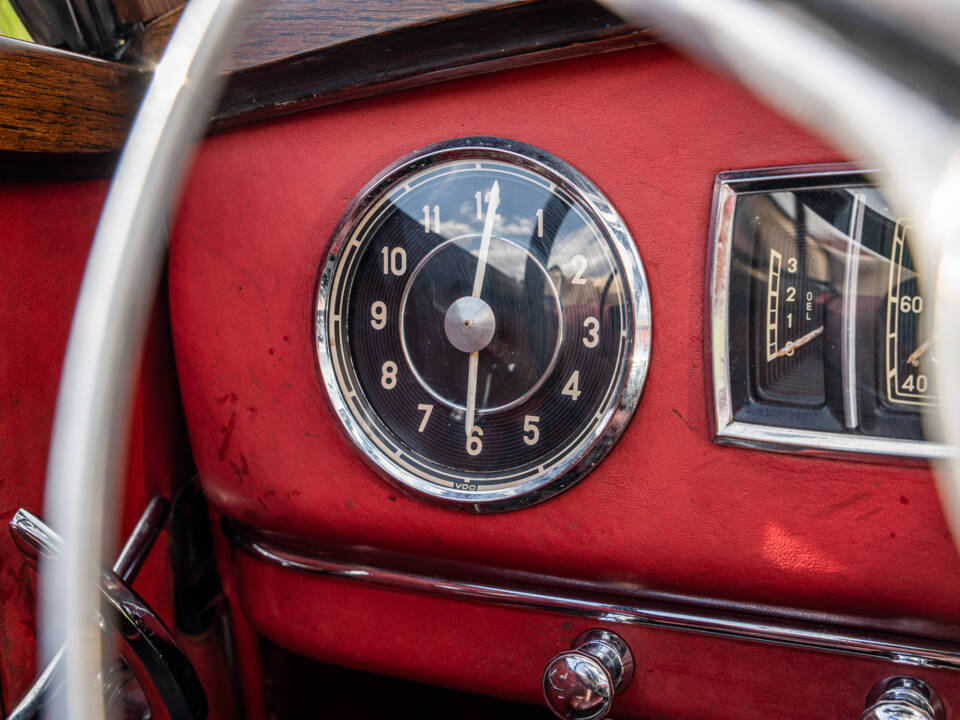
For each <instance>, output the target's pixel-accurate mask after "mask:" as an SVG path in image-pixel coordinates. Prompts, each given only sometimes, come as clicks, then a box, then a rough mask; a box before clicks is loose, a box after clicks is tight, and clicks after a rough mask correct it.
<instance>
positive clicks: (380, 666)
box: [235, 552, 960, 720]
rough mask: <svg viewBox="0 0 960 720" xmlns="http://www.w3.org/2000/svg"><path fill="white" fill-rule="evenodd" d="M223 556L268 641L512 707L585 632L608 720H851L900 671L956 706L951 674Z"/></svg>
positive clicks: (532, 693) (957, 685)
mask: <svg viewBox="0 0 960 720" xmlns="http://www.w3.org/2000/svg"><path fill="white" fill-rule="evenodd" d="M235 557H236V564H237V568H238V571H239V575H240V577H241V581H240V585H239V589H240V593H241V598H242V602H243V606H244V608H245V609H246V611H247V612H248V613H249V614H250V617H251V618H252V619H253V621H254V623H256V624H257V625H258V626H259V627H261V628H263V629H264V630H265V631H266V632H267V634H268V635H269V637H270V638H271V639H273V640H274V641H276V642H277V643H279V644H281V645H284V646H286V647H289V648H290V649H292V650H295V651H299V652H300V653H303V654H305V655H312V656H315V657H319V658H323V659H324V660H327V661H330V662H335V663H337V664H340V665H346V666H348V667H355V668H359V669H364V670H368V671H372V672H381V673H384V674H389V675H397V676H400V677H406V678H410V679H413V680H421V681H426V682H432V683H435V684H439V685H445V686H449V687H453V688H459V689H464V690H473V691H480V692H486V693H488V694H491V695H497V696H500V697H504V698H508V699H511V700H517V701H521V702H529V703H538V704H542V703H543V698H542V695H541V691H540V675H541V673H542V672H543V668H544V666H545V665H546V664H547V662H548V661H549V660H550V658H552V657H553V656H554V655H556V654H557V653H559V652H562V651H564V650H567V649H569V646H570V643H572V642H573V639H574V638H575V637H576V636H577V635H578V634H579V633H580V632H582V631H583V630H588V629H590V628H592V627H607V628H608V629H610V630H613V631H614V632H616V633H617V634H619V635H620V636H621V637H623V638H624V639H625V640H626V641H627V644H628V645H629V646H630V649H631V652H632V653H633V654H634V658H635V663H636V671H635V675H634V680H633V682H632V683H631V685H630V686H629V687H628V688H626V690H624V692H623V693H621V694H620V695H619V696H618V698H617V700H616V701H615V704H614V709H613V712H612V713H611V714H612V715H613V716H615V717H637V718H640V717H642V718H650V719H653V718H659V719H662V720H666V719H667V718H669V719H670V720H771V718H776V719H777V720H841V719H844V718H851V719H852V718H857V717H859V716H860V713H861V712H862V710H863V708H864V700H865V699H866V695H867V692H868V691H869V690H870V688H871V687H872V686H873V684H874V683H876V682H877V681H878V680H880V679H882V678H884V677H888V676H890V675H896V674H903V673H906V674H909V675H912V676H917V677H921V678H922V679H924V680H926V681H928V682H929V683H930V684H931V685H932V686H933V687H934V688H936V689H937V691H938V692H939V693H940V694H941V696H942V697H943V699H944V701H945V704H946V705H947V706H948V707H947V709H948V715H949V717H953V714H952V713H950V710H951V706H952V709H953V710H954V711H956V709H957V705H956V701H957V698H958V697H960V674H958V673H956V672H953V671H926V670H921V671H917V669H916V668H912V667H911V668H905V667H903V666H897V665H893V664H891V663H886V662H880V661H875V660H866V659H861V658H854V657H845V656H838V655H832V654H828V653H817V652H811V651H806V650H794V649H791V648H783V647H777V646H773V645H763V644H758V643H751V642H745V641H740V640H723V639H720V638H716V637H710V636H704V635H693V634H690V633H682V632H674V631H667V630H658V629H649V628H641V627H637V626H624V625H604V624H602V623H596V622H594V621H591V620H582V619H579V618H575V617H572V616H565V615H552V614H546V613H533V612H527V611H524V610H513V609H508V608H494V607H487V606H483V605H478V604H474V603H463V602H453V601H449V600H443V599H439V598H434V597H428V596H423V595H413V594H405V593H400V592H393V591H388V590H381V589H378V588H373V587H369V586H365V585H361V584H359V583H355V582H350V581H345V580H331V579H322V578H318V577H316V576H307V575H301V574H297V573H295V572H290V571H286V570H282V569H279V568H277V567H275V566H268V565H264V564H261V563H260V562H258V561H256V560H254V559H252V558H250V557H248V556H245V555H242V554H241V553H239V552H238V553H237V554H236V555H235ZM399 711H400V714H401V715H403V716H407V715H409V716H414V715H415V714H416V708H401V709H399Z"/></svg>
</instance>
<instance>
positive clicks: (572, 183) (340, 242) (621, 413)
mask: <svg viewBox="0 0 960 720" xmlns="http://www.w3.org/2000/svg"><path fill="white" fill-rule="evenodd" d="M472 158H477V159H478V160H499V161H504V162H507V163H511V164H513V165H516V166H518V167H520V168H523V169H526V170H529V171H532V172H534V173H537V174H539V175H541V176H542V177H544V178H546V179H548V180H549V181H550V182H553V183H555V184H556V185H557V186H558V187H559V188H562V189H563V190H564V192H566V193H568V194H569V195H570V196H571V197H572V198H573V199H575V200H576V201H577V202H578V203H579V204H580V205H581V206H582V209H583V210H584V211H585V212H586V213H587V214H588V215H589V216H590V218H591V219H592V220H593V221H594V222H595V223H596V225H597V227H598V228H599V229H600V230H601V232H602V233H603V234H604V235H605V236H606V239H607V241H608V243H609V247H610V249H611V250H612V254H613V255H614V257H615V259H616V261H617V262H618V263H619V265H620V270H621V272H622V278H623V286H624V299H625V301H626V302H627V303H628V304H629V312H628V313H626V317H627V318H628V319H629V322H630V324H631V325H632V328H629V332H628V336H627V344H626V350H625V353H624V363H623V365H622V368H621V370H620V377H618V378H616V379H615V381H614V383H613V385H612V387H614V390H615V391H614V392H611V393H610V397H609V399H608V402H607V403H606V405H605V406H604V407H603V408H602V412H601V413H598V414H599V415H600V420H599V422H598V423H597V429H596V431H595V432H594V433H592V434H591V435H590V436H588V437H586V438H584V439H583V440H582V441H581V442H580V443H579V444H578V445H577V446H576V447H575V448H574V449H572V450H571V451H570V452H569V453H568V454H567V456H566V457H565V458H564V459H563V460H561V461H560V462H559V463H558V464H557V465H556V466H555V467H553V468H550V469H549V470H548V471H547V472H546V473H544V474H542V475H539V476H537V477H535V478H530V479H528V480H525V481H522V482H520V483H518V484H516V485H513V486H510V487H505V488H503V487H501V488H496V489H492V490H472V491H471V490H457V489H453V488H446V487H441V486H439V485H437V484H435V483H432V482H430V481H429V480H426V479H425V478H423V477H420V476H419V475H417V474H415V473H413V472H411V471H410V470H408V469H407V468H405V467H403V466H402V465H400V464H399V463H398V462H396V461H395V459H394V458H393V457H391V456H390V455H389V454H388V453H386V452H384V451H383V449H381V448H380V447H379V446H378V445H377V444H376V443H375V442H374V441H373V440H372V439H371V438H370V437H369V436H368V434H367V433H366V432H365V431H364V429H363V427H362V426H361V424H360V422H359V421H358V420H357V418H356V417H354V415H353V413H352V412H351V411H350V409H349V406H348V404H347V401H346V398H345V397H344V395H343V391H342V389H341V386H340V382H339V380H338V377H337V373H336V371H335V368H334V362H333V358H332V355H331V349H330V347H329V344H328V342H327V334H328V321H329V317H328V312H327V308H328V305H329V303H330V299H331V293H332V291H333V284H334V278H335V275H336V269H337V266H338V263H339V261H340V259H341V256H342V255H343V252H344V249H345V246H346V244H347V243H348V242H349V239H350V237H351V236H352V234H353V231H354V229H355V227H356V225H357V223H358V222H359V221H360V220H361V219H362V218H363V217H364V216H365V214H366V213H367V211H368V210H369V209H370V208H371V206H372V205H373V204H374V203H376V202H378V201H379V200H380V199H381V198H382V197H383V194H384V193H385V192H386V191H387V190H389V189H390V188H392V187H395V186H396V185H397V184H398V183H402V182H403V181H404V180H405V179H406V178H409V177H411V176H413V175H415V174H417V173H420V172H421V171H423V170H425V169H426V168H428V167H430V166H432V165H437V164H439V163H445V162H450V161H456V160H463V159H472ZM320 267H321V271H320V273H319V276H318V279H317V286H316V293H315V308H316V315H315V319H314V332H315V335H314V338H315V343H316V348H315V349H316V357H317V361H318V366H319V371H320V375H321V378H322V381H323V386H324V388H325V390H326V393H325V395H326V398H327V402H328V404H329V406H330V408H331V409H332V410H333V413H334V415H335V416H336V417H337V419H338V424H339V426H340V429H341V431H342V432H343V433H344V434H345V436H346V437H347V439H348V440H349V441H350V442H351V444H352V445H353V446H354V448H355V449H356V450H357V451H359V453H360V456H361V457H362V458H363V459H364V461H365V462H366V463H367V464H368V465H369V466H370V467H371V468H372V469H373V470H375V471H376V472H377V473H378V474H379V475H380V476H381V477H382V478H384V479H385V480H387V481H388V482H390V483H392V484H393V485H395V486H396V487H399V488H400V489H401V490H403V491H404V492H407V493H410V494H413V495H415V496H416V497H418V498H420V499H424V500H427V501H429V502H432V503H439V504H442V505H444V506H446V507H450V508H456V509H460V510H467V511H473V512H499V511H505V510H514V509H519V508H522V507H527V506H529V505H533V504H535V503H538V502H541V501H543V500H546V499H547V498H550V497H553V496H554V495H556V494H557V493H559V492H561V491H563V490H566V489H567V488H569V487H571V486H572V485H574V484H575V483H577V482H578V481H579V480H581V479H582V478H583V477H584V476H586V475H587V474H588V473H589V472H590V471H591V470H592V469H593V468H594V467H595V466H596V465H597V464H598V463H599V462H600V460H601V459H602V458H603V457H604V456H605V455H606V454H607V453H608V452H609V451H610V449H611V448H612V447H613V445H614V443H615V442H616V441H617V440H618V439H619V438H620V436H621V435H622V434H623V432H624V430H625V429H626V426H627V423H628V422H629V420H630V418H631V417H632V415H633V413H634V411H635V410H636V407H637V404H638V402H639V399H640V395H641V392H642V390H643V385H644V382H645V380H646V375H647V369H648V366H649V359H650V345H651V310H650V295H649V290H648V285H647V279H646V275H645V273H644V269H643V263H642V261H641V259H640V254H639V252H638V250H637V247H636V245H635V244H634V242H633V238H632V237H631V235H630V232H629V230H628V229H627V226H626V223H625V222H624V221H623V219H622V218H621V217H620V215H619V214H618V213H617V211H616V210H615V209H614V207H613V205H612V204H611V203H610V201H609V200H607V198H606V197H605V196H604V195H603V193H601V192H600V190H599V189H598V188H597V187H596V186H595V185H594V184H593V183H592V182H591V181H590V180H588V179H587V178H586V177H585V176H584V175H583V174H582V173H580V172H579V171H578V170H576V169H575V168H573V167H572V166H571V165H569V164H568V163H566V162H565V161H563V160H561V159H559V158H557V157H556V156H554V155H551V154H550V153H547V152H545V151H543V150H541V149H539V148H536V147H533V146H531V145H528V144H526V143H522V142H518V141H514V140H507V139H504V138H497V137H466V138H457V139H454V140H448V141H445V142H441V143H437V144H434V145H430V146H427V147H425V148H421V149H419V150H416V151H414V152H412V153H410V154H408V155H406V156H404V157H403V158H401V159H399V160H397V161H396V162H394V163H393V164H391V165H390V166H388V167H387V168H386V169H384V170H383V171H381V172H380V173H379V174H378V175H377V176H376V177H374V178H373V180H371V181H370V182H369V183H367V185H366V186H365V187H364V188H363V189H362V190H361V191H360V193H359V194H358V195H357V197H356V198H355V199H354V200H353V202H352V203H351V205H350V206H349V208H348V209H347V211H346V212H345V214H344V215H343V217H342V218H341V220H340V222H339V224H338V225H337V227H336V229H335V230H334V233H333V235H332V239H331V241H330V244H329V247H328V249H327V252H326V254H325V257H324V259H323V260H322V261H321V263H320Z"/></svg>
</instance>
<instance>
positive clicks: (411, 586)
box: [222, 519, 960, 670]
mask: <svg viewBox="0 0 960 720" xmlns="http://www.w3.org/2000/svg"><path fill="white" fill-rule="evenodd" d="M222 526H223V531H224V533H225V535H226V536H227V538H228V539H229V540H230V541H231V542H232V543H234V544H235V545H236V546H237V547H238V548H239V549H240V550H242V551H243V552H244V553H246V554H247V555H249V556H251V557H253V558H255V559H257V560H261V561H263V562H267V563H270V564H271V565H276V566H278V567H282V568H287V569H290V570H297V571H300V572H306V573H311V574H315V575H320V576H325V577H331V578H340V579H343V580H353V581H356V582H362V583H366V584H369V585H375V586H377V587H381V588H386V589H390V590H398V591H403V592H417V593H424V594H428V595H433V596H439V597H442V598H445V599H449V600H464V601H468V602H479V603H485V604H491V605H498V606H506V607H513V608H522V609H526V610H535V611H540V612H554V613H563V614H567V615H575V616H577V617H582V618H587V619H591V620H596V621H598V622H604V623H611V624H618V625H643V626H647V627H651V628H661V629H666V630H677V631H681V632H693V633H699V634H704V635H716V636H720V637H723V638H726V639H734V640H750V641H754V642H762V643H768V644H773V645H780V646H786V647H792V648H802V649H807V650H817V651H822V652H830V653H836V654H841V655H853V656H858V657H869V658H873V659H877V660H885V661H887V662H892V663H895V664H899V665H912V666H920V667H928V668H940V669H948V670H960V647H958V646H956V645H953V644H950V643H947V642H942V641H935V640H927V639H923V638H914V637H907V636H901V635H894V634H886V633H878V632H872V631H869V630H861V629H856V628H850V627H843V626H838V625H830V624H826V623H823V624H820V623H816V624H815V623H805V622H801V621H791V620H784V619H782V618H775V617H770V616H763V615H759V614H747V613H737V612H730V611H724V610H714V609H710V608H703V607H696V606H692V605H690V606H684V605H682V604H679V603H664V602H656V601H648V600H643V599H638V598H621V599H614V598H611V597H609V596H604V595H602V594H600V593H594V592H582V591H578V590H574V589H570V588H558V587H550V586H547V585H537V586H531V585H525V584H521V583H515V584H511V585H506V584H503V583H502V582H497V583H494V582H486V581H481V580H463V579H459V578H452V577H442V576H439V575H433V574H426V573H422V572H412V571H407V570H400V569H396V568H390V567H383V566H378V565H374V564H368V563H367V562H358V561H356V560H346V559H343V558H338V557H335V556H332V555H322V556H321V555H318V554H308V553H306V552H303V551H299V550H293V549H290V548H286V547H281V546H280V545H279V544H277V542H276V541H274V540H267V539H264V538H262V537H260V536H258V535H257V534H256V533H255V531H251V530H249V529H246V528H243V527H241V526H238V525H236V524H234V523H232V522H230V521H229V520H227V519H224V522H223V523H222Z"/></svg>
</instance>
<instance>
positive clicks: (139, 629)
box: [7, 497, 207, 720]
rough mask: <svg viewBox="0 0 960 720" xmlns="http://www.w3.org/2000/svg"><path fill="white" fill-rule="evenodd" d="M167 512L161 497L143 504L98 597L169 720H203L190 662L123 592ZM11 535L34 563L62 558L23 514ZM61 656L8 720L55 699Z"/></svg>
mask: <svg viewBox="0 0 960 720" xmlns="http://www.w3.org/2000/svg"><path fill="white" fill-rule="evenodd" d="M169 509H170V503H169V502H168V501H167V500H166V499H165V498H162V497H155V498H153V499H152V500H151V501H150V502H149V503H148V505H147V507H146V509H145V510H144V512H143V515H142V516H141V517H140V520H139V521H138V522H137V525H136V527H134V529H133V532H132V533H131V534H130V537H129V538H128V539H127V542H126V544H125V545H124V546H123V549H122V550H121V551H120V554H119V555H118V557H117V560H116V562H115V563H114V564H113V569H112V570H102V571H101V577H100V595H101V598H102V600H103V601H104V604H105V606H106V607H108V608H112V610H113V612H112V613H107V614H105V617H111V616H112V617H113V620H114V621H113V625H114V627H115V628H116V630H117V631H118V634H119V635H120V637H121V638H122V640H123V642H124V644H125V645H126V646H127V648H129V650H130V651H132V653H133V655H134V659H135V660H136V662H134V663H132V664H133V665H134V666H136V667H134V668H133V671H134V674H135V675H136V676H137V678H138V680H140V682H141V684H142V683H144V682H149V683H152V684H153V685H154V686H155V687H156V689H157V691H158V693H157V694H158V696H159V697H160V699H161V701H162V702H163V704H164V706H165V708H164V709H165V710H166V711H167V714H168V715H169V718H170V720H201V718H204V717H206V714H207V702H206V696H205V694H204V692H203V687H202V685H201V684H200V681H199V679H198V678H197V676H196V673H195V672H194V670H193V667H192V665H191V664H190V661H189V660H188V659H187V658H186V656H185V655H184V654H183V653H182V651H181V650H180V649H179V648H178V647H177V645H176V643H175V642H174V640H173V638H172V636H171V635H170V632H169V631H168V630H167V628H166V627H165V626H164V624H163V622H162V621H161V620H160V619H159V618H158V617H157V616H156V614H155V613H154V612H153V610H152V609H151V608H150V607H149V606H148V605H147V604H146V603H145V602H144V601H143V599H142V598H140V596H139V595H137V594H136V593H135V592H133V591H132V590H131V589H130V588H129V587H128V584H129V583H130V582H132V581H133V579H134V578H135V577H136V575H137V573H138V572H139V570H140V568H141V567H142V566H143V563H144V561H145V560H146V558H147V556H148V555H149V553H150V549H151V548H152V547H153V544H154V542H155V541H156V539H157V536H158V535H159V533H160V530H161V529H162V528H163V524H164V522H165V521H166V517H167V513H168V512H169ZM10 534H11V535H12V536H13V540H14V543H15V544H16V546H17V548H18V549H19V550H20V551H21V552H22V553H23V554H24V555H25V556H26V557H27V558H29V559H30V560H32V561H33V562H34V563H36V562H38V561H39V560H40V558H42V557H50V556H56V555H60V554H61V553H62V550H63V541H62V540H61V538H60V537H59V536H58V535H57V534H56V533H55V532H53V530H51V529H50V528H49V527H48V526H47V525H46V524H45V523H44V522H43V521H42V520H40V519H39V518H38V517H37V516H35V515H33V514H32V513H30V512H27V511H26V510H23V509H22V508H21V509H20V510H18V511H17V512H16V514H14V516H13V518H11V520H10ZM63 655H64V648H61V649H60V651H59V652H57V653H56V655H54V657H53V659H52V660H51V661H50V663H49V664H48V665H47V667H46V668H45V669H44V670H43V672H42V673H40V675H39V676H38V677H37V679H36V681H34V684H33V685H32V686H31V688H30V689H29V690H28V691H27V693H26V695H24V697H23V699H22V700H21V701H20V703H18V704H17V706H16V707H15V708H14V709H13V710H12V711H11V713H10V715H9V716H8V717H7V720H32V718H34V717H36V716H37V715H38V713H39V712H40V711H41V710H42V709H43V706H44V703H45V702H48V701H49V699H50V698H51V697H53V695H54V694H56V693H57V691H58V690H59V689H60V687H61V686H62V683H63V676H62V673H61V672H59V670H60V665H61V663H62V660H63ZM154 714H155V715H156V714H157V713H154Z"/></svg>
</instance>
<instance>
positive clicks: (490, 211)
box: [463, 180, 500, 437]
mask: <svg viewBox="0 0 960 720" xmlns="http://www.w3.org/2000/svg"><path fill="white" fill-rule="evenodd" d="M499 205H500V183H498V182H497V181H496V180H494V181H493V187H492V188H490V199H489V200H488V201H487V215H486V217H484V219H483V235H482V237H481V238H480V254H479V255H477V274H476V275H474V276H473V297H475V298H478V297H480V291H481V290H482V289H483V276H484V274H485V273H486V271H487V256H488V255H489V254H490V235H491V234H492V233H493V221H494V220H495V219H496V217H497V207H498V206H499ZM479 358H480V353H479V352H478V351H474V352H472V353H470V367H469V369H468V371H467V417H466V420H465V421H464V423H463V426H464V430H465V431H466V433H467V437H470V432H471V430H473V419H474V416H475V415H476V412H477V364H478V361H479Z"/></svg>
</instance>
